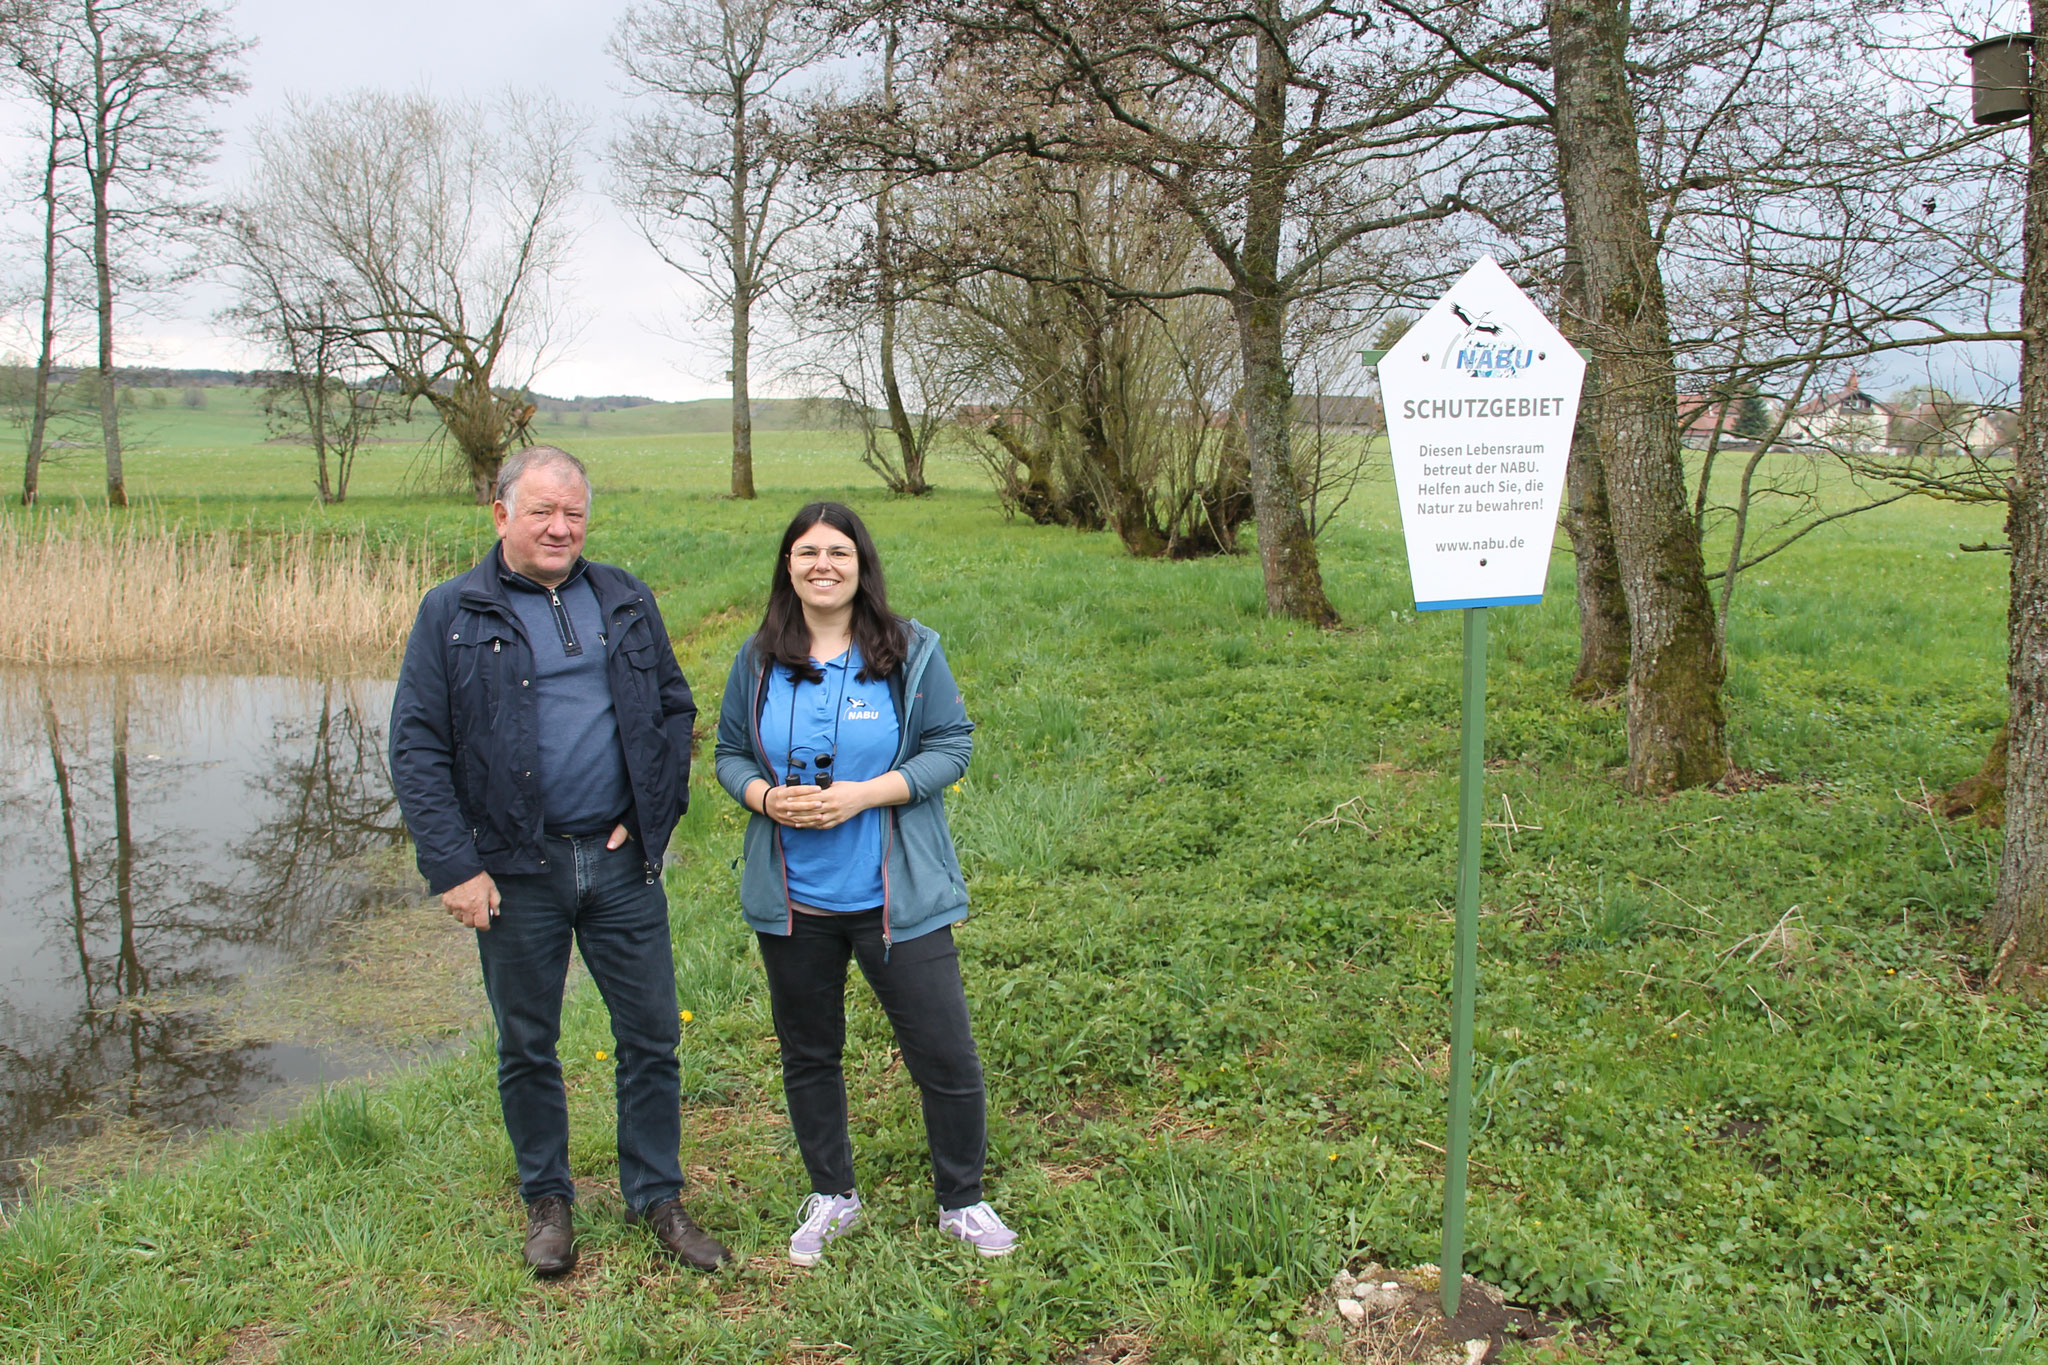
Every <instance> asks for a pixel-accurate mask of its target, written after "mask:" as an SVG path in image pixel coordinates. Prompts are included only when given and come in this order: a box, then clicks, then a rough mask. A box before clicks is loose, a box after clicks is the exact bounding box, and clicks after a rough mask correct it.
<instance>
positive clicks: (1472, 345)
mask: <svg viewBox="0 0 2048 1365" xmlns="http://www.w3.org/2000/svg"><path fill="white" fill-rule="evenodd" d="M1362 359H1363V361H1364V363H1365V364H1367V365H1370V366H1372V367H1373V369H1374V370H1375V372H1376V373H1377V375H1378V377H1379V382H1380V394H1381V398H1382V401H1383V404H1384V407H1383V411H1384V414H1385V417H1386V423H1387V453H1388V457H1389V459H1390V461H1391V463H1392V464H1393V467H1394V488H1395V494H1396V496H1397V498H1398V499H1399V504H1400V508H1401V530H1402V534H1403V538H1404V539H1405V541H1406V542H1407V546H1406V548H1407V551H1408V576H1409V579H1410V581H1411V583H1412V585H1413V587H1414V590H1415V610H1416V611H1417V612H1426V611H1457V612H1461V613H1462V614H1463V615H1464V618H1465V688H1464V715H1463V718H1462V723H1461V726H1460V734H1459V747H1458V896H1457V920H1456V933H1455V935H1454V956H1455V960H1454V962H1453V963H1452V967H1451V1074H1450V1084H1449V1087H1448V1089H1449V1092H1450V1094H1449V1100H1450V1106H1449V1107H1450V1118H1449V1122H1448V1124H1447V1125H1446V1129H1445V1136H1444V1146H1443V1153H1444V1249H1443V1256H1442V1260H1441V1261H1440V1263H1439V1264H1440V1266H1441V1269H1442V1272H1443V1286H1442V1289H1443V1311H1444V1316H1445V1317H1447V1318H1455V1317H1456V1316H1457V1315H1458V1300H1459V1298H1460V1296H1461V1293H1462V1291H1463V1289H1464V1283H1465V1193H1466V1177H1467V1174H1468V1173H1467V1170H1466V1167H1467V1165H1468V1164H1469V1157H1470V1154H1471V1150H1472V1042H1473V1039H1472V1029H1473V1024H1472V1018H1473V1013H1474V1010H1475V1007H1476V1005H1477V997H1478V994H1479V862H1480V858H1479V855H1480V844H1481V840H1482V836H1483V835H1484V833H1485V826H1484V825H1483V824H1482V818H1483V817H1482V814H1481V811H1482V808H1483V806H1482V803H1483V799H1484V787H1485V782H1486V762H1485V760H1486V625H1487V612H1488V611H1489V610H1490V609H1491V608H1494V607H1511V606H1535V605H1536V604H1538V603H1540V602H1542V600H1543V590H1544V586H1545V584H1546V583H1547V582H1548V580H1549V576H1550V549H1551V545H1552V543H1553V542H1554V541H1555V539H1556V536H1557V513H1558V508H1559V504H1560V502H1561V501H1562V496H1563V493H1564V485H1565V482H1566V473H1567V469H1568V467H1569V463H1570V456H1571V442H1572V427H1573V422H1574V418H1575V415H1576V413H1577V411H1578V405H1579V392H1580V389H1581V387H1582V386H1583V384H1584V382H1585V376H1586V358H1585V356H1584V355H1583V354H1582V353H1580V352H1579V351H1577V350H1576V349H1574V348H1573V346H1572V345H1571V343H1570V342H1569V341H1567V340H1566V339H1565V336H1564V334H1563V333H1562V332H1560V331H1558V330H1557V327H1556V326H1555V325H1554V324H1553V323H1552V322H1551V321H1550V319H1549V318H1547V317H1545V316H1544V315H1543V311H1542V310H1541V309H1540V308H1538V307H1537V306H1536V305H1535V303H1534V302H1533V301H1531V300H1530V298H1529V296H1528V295H1527V294H1524V293H1523V292H1522V291H1521V289H1520V288H1519V287H1518V286H1517V285H1516V284H1515V282H1514V281H1513V280H1511V279H1509V278H1508V276H1507V274H1506V272H1504V271H1503V270H1502V269H1501V268H1500V263H1499V262H1497V261H1495V260H1494V259H1493V258H1492V257H1490V256H1482V257H1480V259H1479V260H1477V261H1475V262H1474V263H1473V264H1472V266H1471V268H1470V269H1468V270H1467V271H1465V273H1464V274H1463V275H1460V276H1459V277H1458V279H1457V280H1456V282H1454V283H1453V284H1452V285H1451V287H1450V288H1449V289H1448V290H1447V291H1445V293H1444V295H1443V297H1442V298H1439V299H1438V300H1437V301H1436V302H1435V303H1434V304H1433V305H1431V307H1430V309H1429V311H1428V312H1426V313H1424V314H1423V315H1422V316H1421V317H1419V318H1417V319H1416V320H1415V321H1414V323H1413V324H1412V325H1410V326H1409V328H1408V329H1407V330H1406V331H1405V332H1403V333H1402V334H1401V338H1400V340H1398V341H1396V342H1395V343H1394V345H1393V346H1392V347H1390V348H1388V349H1387V350H1385V351H1379V350H1370V351H1366V352H1365V353H1364V355H1363V356H1362Z"/></svg>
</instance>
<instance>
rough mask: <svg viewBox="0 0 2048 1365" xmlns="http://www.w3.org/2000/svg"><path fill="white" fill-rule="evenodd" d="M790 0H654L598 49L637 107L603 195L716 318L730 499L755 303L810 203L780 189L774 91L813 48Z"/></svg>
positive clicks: (783, 176) (737, 489)
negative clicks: (723, 337) (722, 340)
mask: <svg viewBox="0 0 2048 1365" xmlns="http://www.w3.org/2000/svg"><path fill="white" fill-rule="evenodd" d="M799 13H800V10H799V7H798V6H797V5H795V4H793V3H790V2H789V0H654V3H650V4H646V5H642V6H636V7H634V8H632V9H629V10H628V11H627V12H626V15H625V17H624V18H623V19H621V20H620V21H619V27H618V31H617V32H616V33H615V34H613V36H612V40H611V44H610V51H611V54H612V58H613V60H615V61H616V62H618V64H619V66H620V67H621V68H622V69H623V70H624V71H625V73H626V76H627V79H628V80H629V81H630V82H631V83H632V87H633V91H634V93H635V94H636V95H637V96H638V97H639V101H640V105H641V108H642V112H640V113H637V114H635V115H633V116H632V117H630V118H629V119H628V120H627V125H626V132H625V134H624V135H623V136H622V137H620V138H619V139H617V140H616V141H615V142H613V144H612V150H611V160H612V167H613V173H614V174H613V193H614V195H615V196H616V197H617V199H618V200H619V202H620V203H621V205H623V206H624V207H625V208H626V209H627V211H628V212H630V213H631V214H632V215H633V217H634V219H635V221H636V222H638V224H639V226H640V231H641V234H642V235H643V236H645V237H646V238H647V241H648V243H649V244H650V245H651V246H653V247H654V249H655V250H656V251H658V252H659V253H661V257H662V259H663V260H665V261H667V262H668V263H669V265H671V266H673V267H674V268H675V269H676V270H678V271H679V272H681V273H682V274H683V275H684V277H685V278H687V279H689V280H691V281H692V282H694V283H696V284H698V285H700V286H702V287H703V288H704V289H705V290H706V291H707V292H709V293H710V295H711V296H712V298H713V299H714V300H716V302H717V304H718V306H719V307H721V308H722V309H723V310H724V311H725V313H726V317H727V321H728V323H729V327H730V331H729V337H730V346H731V349H730V352H729V361H730V367H729V371H728V378H730V379H731V381H732V495H733V496H734V497H736V498H751V497H753V496H754V422H753V410H752V407H751V405H750V404H751V400H750V397H749V394H750V379H751V364H752V354H753V333H754V309H755V307H756V306H757V305H758V304H760V303H761V302H762V301H763V300H764V299H766V298H767V297H768V296H769V295H771V294H773V293H774V292H775V290H776V289H778V288H779V287H781V285H782V284H783V283H784V282H785V281H786V280H787V279H788V278H789V275H790V270H791V266H790V264H789V263H788V262H787V261H786V260H785V259H784V256H785V252H784V249H783V248H784V245H785V243H786V242H787V241H788V239H789V237H790V235H791V234H792V233H794V232H797V231H799V230H801V229H802V228H803V227H805V226H806V225H808V224H809V223H811V222H812V221H814V220H815V219H816V218H817V216H818V215H819V214H820V212H821V211H822V208H821V206H820V205H819V204H818V203H816V202H815V201H809V202H806V201H804V200H802V199H800V198H799V196H797V195H796V194H795V193H793V192H792V182H791V177H790V171H791V163H790V161H789V160H788V158H787V156H786V155H785V152H784V150H783V143H782V139H781V138H780V137H779V136H778V123H779V121H780V117H781V114H782V112H783V110H784V108H785V106H786V96H785V94H784V87H786V86H787V85H788V84H789V83H790V82H791V81H792V79H793V78H794V77H796V76H797V75H798V74H799V73H800V72H802V71H803V70H804V68H806V67H808V66H809V65H811V63H812V62H814V61H816V60H817V58H818V56H819V55H820V53H821V51H822V50H823V45H822V40H821V38H820V37H819V35H817V34H815V33H811V32H807V31H805V30H804V28H803V27H802V25H801V23H800V21H799V18H798V16H799Z"/></svg>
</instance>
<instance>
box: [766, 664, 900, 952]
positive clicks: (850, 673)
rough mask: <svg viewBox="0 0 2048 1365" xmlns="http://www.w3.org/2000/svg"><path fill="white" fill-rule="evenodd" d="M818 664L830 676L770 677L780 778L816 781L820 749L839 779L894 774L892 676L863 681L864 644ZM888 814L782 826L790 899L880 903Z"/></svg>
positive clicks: (851, 905) (769, 710) (782, 671)
mask: <svg viewBox="0 0 2048 1365" xmlns="http://www.w3.org/2000/svg"><path fill="white" fill-rule="evenodd" d="M811 662H812V663H815V664H817V665H818V667H820V668H821V669H823V670H824V672H825V680H824V682H822V683H808V682H798V681H796V680H795V679H794V678H793V677H792V675H791V674H790V671H789V670H788V669H787V668H785V667H783V666H782V665H781V664H777V665H775V667H774V668H773V669H772V670H771V671H770V673H769V676H768V695H767V697H766V698H765V700H764V701H763V704H762V707H761V746H762V747H763V748H764V749H766V750H767V752H768V766H769V767H771V768H773V769H774V770H775V776H776V779H777V780H778V781H780V782H782V783H784V784H786V785H789V786H793V787H801V786H811V785H814V784H815V783H816V781H817V772H818V763H817V760H818V755H819V754H831V755H832V763H831V768H832V778H833V780H834V781H835V782H838V781H845V782H865V781H868V780H869V779H870V778H876V777H880V776H881V775H882V774H883V773H886V772H888V771H889V769H890V768H891V767H892V766H893V765H894V763H895V761H896V750H897V747H898V742H899V740H900V739H901V737H902V726H901V724H900V722H899V721H898V720H897V718H896V703H895V701H894V699H893V698H892V697H891V696H890V694H889V683H888V680H887V679H885V678H877V679H875V680H874V681H872V682H862V681H861V680H860V679H859V677H858V676H856V675H858V674H859V672H860V670H861V657H860V649H859V647H858V646H853V645H850V646H848V647H847V650H846V652H845V653H844V654H842V655H840V656H839V657H838V658H836V659H833V660H831V661H830V662H824V661H820V660H817V659H813V660H812V661H811ZM799 762H800V763H801V765H802V766H798V764H799ZM888 818H889V813H888V811H886V810H884V809H882V808H881V807H876V808H874V809H871V810H864V811H862V812H861V813H860V814H859V815H856V816H854V817H853V819H851V820H848V821H847V822H846V823H845V824H843V825H838V826H835V827H834V828H832V829H790V828H788V827H787V826H784V827H781V828H779V829H778V830H777V833H778V834H780V835H781V837H782V860H783V865H784V867H785V868H786V869H787V871H788V874H789V895H790V899H792V900H795V901H799V902H801V903H803V904H805V905H811V906H816V907H817V908H818V909H820V910H837V911H845V912H852V911H856V910H872V909H874V908H875V907H876V906H878V905H880V904H881V903H882V835H883V831H884V829H885V828H886V825H885V824H884V822H885V821H886V820H887V819H888Z"/></svg>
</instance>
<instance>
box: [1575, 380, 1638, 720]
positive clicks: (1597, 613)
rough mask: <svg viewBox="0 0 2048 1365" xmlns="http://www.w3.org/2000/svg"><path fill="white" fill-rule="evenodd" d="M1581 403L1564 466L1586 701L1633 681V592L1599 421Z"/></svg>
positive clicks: (1578, 683)
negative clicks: (1624, 583)
mask: <svg viewBox="0 0 2048 1365" xmlns="http://www.w3.org/2000/svg"><path fill="white" fill-rule="evenodd" d="M1589 400H1590V401H1589V402H1587V403H1582V404H1581V405H1580V407H1579V420H1578V422H1577V424H1576V425H1575V426H1574V427H1573V430H1572V452H1571V458H1570V461H1569V462H1568V463H1567V464H1566V466H1565V496H1566V498H1567V502H1566V506H1565V518H1564V527H1565V531H1566V533H1567V534H1569V535H1570V536H1571V540H1572V558H1573V562H1574V567H1575V569H1576V570H1577V576H1578V604H1579V666H1578V668H1577V670H1576V671H1574V672H1573V674H1572V687H1571V693H1572V695H1573V696H1574V697H1577V698H1579V699H1580V700H1581V701H1598V700H1601V699H1602V698H1605V697H1611V696H1614V695H1615V694H1616V693H1618V692H1620V691H1621V690H1622V689H1623V688H1625V687H1627V686H1628V598H1627V596H1626V595H1625V594H1624V593H1623V592H1622V590H1621V565H1620V564H1619V563H1618V562H1617V561H1616V559H1615V555H1614V527H1613V525H1612V523H1611V522H1610V521H1609V520H1608V510H1607V476H1606V474H1605V473H1603V472H1602V470H1601V466H1600V436H1599V429H1598V423H1597V421H1596V420H1594V419H1593V417H1592V413H1591V408H1592V407H1593V406H1594V405H1595V404H1597V403H1598V401H1599V399H1598V397H1597V396H1596V395H1589Z"/></svg>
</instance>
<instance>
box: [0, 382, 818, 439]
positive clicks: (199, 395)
mask: <svg viewBox="0 0 2048 1365" xmlns="http://www.w3.org/2000/svg"><path fill="white" fill-rule="evenodd" d="M115 374H116V375H117V376H118V380H117V383H118V386H119V387H120V388H121V389H123V390H126V391H127V392H128V394H129V395H131V397H130V398H129V399H126V400H124V404H125V405H126V406H130V407H133V406H135V405H136V402H137V401H140V402H142V403H144V404H145V405H153V406H155V407H157V408H162V407H164V406H166V403H167V402H168V403H169V404H170V405H173V406H183V407H187V408H209V407H210V408H212V409H214V410H215V411H216V412H245V411H246V412H248V413H251V414H259V413H260V398H261V390H262V387H263V380H262V379H261V378H259V377H258V376H255V375H251V374H247V373H243V372H240V371H236V370H173V369H153V368H147V367H142V366H131V367H124V368H118V369H116V370H115ZM90 375H91V371H90V370H89V369H81V368H80V367H77V366H62V367H59V368H58V369H57V370H56V371H55V377H56V379H57V381H58V383H59V384H60V385H67V384H72V383H73V382H74V381H76V380H78V379H79V378H81V377H87V378H89V377H90ZM33 377H34V371H33V370H32V369H30V368H29V367H27V366H22V365H0V409H8V408H15V407H22V406H25V405H26V404H27V403H28V401H29V394H30V392H31V386H32V383H33ZM207 390H232V391H234V392H233V393H232V394H231V395H230V394H227V393H218V392H216V393H215V395H214V401H213V402H211V403H209V402H208V401H207V400H206V397H205V391H207ZM75 398H76V391H74V401H75ZM533 401H534V405H535V406H536V407H538V408H539V409H540V412H539V414H538V415H537V416H536V417H535V419H534V423H533V428H532V430H533V432H534V434H535V435H536V436H537V437H540V438H542V439H545V438H546V436H547V435H548V434H549V433H558V434H560V436H561V437H562V439H564V440H568V439H570V438H571V437H572V436H573V434H574V433H575V432H577V431H592V432H598V433H603V434H618V435H635V436H688V435H708V434H712V433H718V432H727V431H730V430H732V400H731V399H728V398H700V399H697V400H694V401H692V402H688V403H663V402H657V401H656V400H654V399H652V398H647V397H644V396H642V395H639V394H603V395H598V396H591V395H587V394H578V395H576V396H575V397H574V398H556V397H554V396H552V395H550V394H535V395H533ZM89 402H90V400H88V404H89ZM848 412H849V409H848V408H847V405H846V404H845V402H844V401H843V400H840V399H828V398H757V399H755V400H754V426H755V427H756V428H757V429H759V430H762V431H818V430H827V429H831V428H835V427H838V426H840V425H842V423H843V422H844V420H845V419H846V417H847V415H848ZM418 418H430V414H427V413H425V412H424V411H422V412H421V413H420V414H417V415H416V420H417V419H418Z"/></svg>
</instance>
